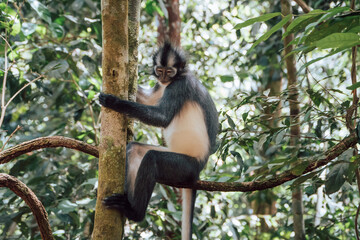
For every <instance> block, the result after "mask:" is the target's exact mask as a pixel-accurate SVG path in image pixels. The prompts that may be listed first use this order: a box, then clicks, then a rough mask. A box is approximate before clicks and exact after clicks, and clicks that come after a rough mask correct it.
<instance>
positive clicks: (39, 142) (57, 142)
mask: <svg viewBox="0 0 360 240" xmlns="http://www.w3.org/2000/svg"><path fill="white" fill-rule="evenodd" d="M55 147H66V148H71V149H75V150H78V151H81V152H84V153H87V154H90V155H92V156H94V157H99V152H98V149H97V147H95V146H92V145H90V144H87V143H84V142H82V141H78V140H75V139H72V138H67V137H61V136H52V137H41V138H36V139H33V140H31V141H27V142H23V143H21V144H19V145H16V146H14V147H11V148H8V149H5V150H4V151H2V152H0V164H3V163H7V162H9V161H11V160H13V159H14V158H16V157H18V156H21V155H23V154H26V153H29V152H32V151H34V150H38V149H42V148H55Z"/></svg>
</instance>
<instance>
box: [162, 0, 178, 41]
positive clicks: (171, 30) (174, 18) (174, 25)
mask: <svg viewBox="0 0 360 240" xmlns="http://www.w3.org/2000/svg"><path fill="white" fill-rule="evenodd" d="M165 4H166V10H167V16H168V19H167V20H168V21H165V19H164V18H163V17H161V16H159V15H158V20H159V25H158V42H159V43H162V42H164V41H170V42H171V43H172V44H173V45H174V46H178V47H180V45H181V37H180V31H181V18H180V10H179V0H167V1H166V2H165ZM166 22H167V23H168V25H166V24H165V23H166Z"/></svg>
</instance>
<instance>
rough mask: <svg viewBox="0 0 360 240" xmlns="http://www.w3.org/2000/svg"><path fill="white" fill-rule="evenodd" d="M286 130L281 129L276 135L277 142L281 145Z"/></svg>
mask: <svg viewBox="0 0 360 240" xmlns="http://www.w3.org/2000/svg"><path fill="white" fill-rule="evenodd" d="M285 133H286V131H285V130H280V131H279V132H278V133H277V135H276V137H275V144H276V145H279V144H280V143H281V141H282V140H283V139H284V136H285Z"/></svg>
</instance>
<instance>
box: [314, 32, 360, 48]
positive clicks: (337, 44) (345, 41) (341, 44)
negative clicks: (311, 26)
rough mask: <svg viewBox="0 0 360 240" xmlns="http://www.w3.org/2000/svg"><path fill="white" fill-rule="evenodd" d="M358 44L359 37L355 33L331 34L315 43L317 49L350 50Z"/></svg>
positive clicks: (359, 42) (359, 41)
mask: <svg viewBox="0 0 360 240" xmlns="http://www.w3.org/2000/svg"><path fill="white" fill-rule="evenodd" d="M358 44H360V36H359V35H357V34H356V33H333V34H331V35H329V36H327V37H324V38H323V39H321V40H319V41H317V42H316V43H315V45H316V46H317V47H319V48H322V49H325V48H350V47H353V46H356V45H358Z"/></svg>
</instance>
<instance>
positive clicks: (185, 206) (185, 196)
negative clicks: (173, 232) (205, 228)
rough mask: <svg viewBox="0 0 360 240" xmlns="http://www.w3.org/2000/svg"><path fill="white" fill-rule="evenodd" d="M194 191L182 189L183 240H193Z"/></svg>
mask: <svg viewBox="0 0 360 240" xmlns="http://www.w3.org/2000/svg"><path fill="white" fill-rule="evenodd" d="M191 202H192V189H189V188H183V189H182V217H181V240H190V239H191V224H192V219H191V211H192V209H191V208H192V206H191Z"/></svg>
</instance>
